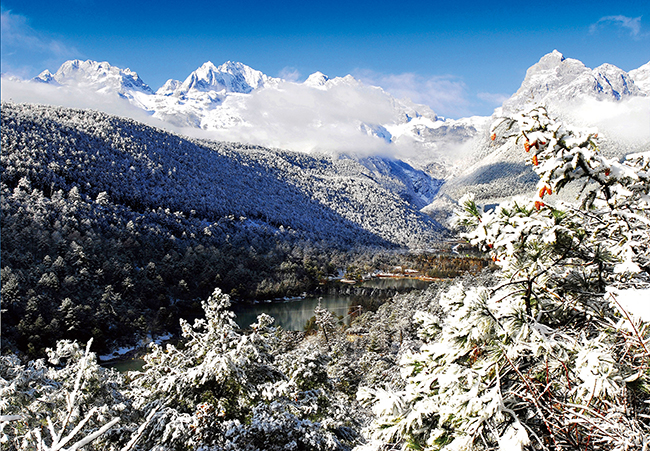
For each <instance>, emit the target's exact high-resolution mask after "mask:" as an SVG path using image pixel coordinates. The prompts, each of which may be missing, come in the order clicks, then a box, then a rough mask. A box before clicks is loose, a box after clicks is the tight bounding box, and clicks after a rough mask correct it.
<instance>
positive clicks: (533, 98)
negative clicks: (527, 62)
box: [503, 50, 646, 114]
mask: <svg viewBox="0 0 650 451" xmlns="http://www.w3.org/2000/svg"><path fill="white" fill-rule="evenodd" d="M639 95H646V94H645V92H644V91H643V90H642V89H640V88H639V86H637V85H636V84H635V82H634V76H632V75H630V74H628V73H626V72H625V71H623V70H622V69H619V68H618V67H616V66H613V65H611V64H603V65H601V66H598V67H597V68H595V69H590V68H588V67H586V66H585V65H584V64H583V63H582V62H580V61H578V60H576V59H572V58H566V57H564V55H562V54H561V53H560V52H558V51H557V50H554V51H553V52H551V53H549V54H547V55H545V56H543V57H542V58H541V59H540V60H539V62H538V63H537V64H534V65H533V66H531V67H530V68H529V69H528V71H527V72H526V78H525V79H524V81H523V83H522V84H521V87H520V88H519V90H517V92H516V93H515V94H514V95H513V96H512V97H510V98H509V99H508V100H506V101H505V102H504V104H503V112H504V113H506V114H508V113H512V112H515V111H519V110H521V109H522V108H524V107H525V106H526V105H533V104H540V103H541V104H547V105H548V104H554V105H557V104H565V103H575V102H576V101H581V100H584V99H586V98H592V99H595V100H622V99H624V98H629V97H633V96H639Z"/></svg>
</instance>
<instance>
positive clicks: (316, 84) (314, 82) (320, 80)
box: [304, 72, 330, 88]
mask: <svg viewBox="0 0 650 451" xmlns="http://www.w3.org/2000/svg"><path fill="white" fill-rule="evenodd" d="M329 79H330V78H329V77H328V76H327V75H325V74H324V73H322V72H314V73H313V74H311V75H310V76H309V77H307V80H305V83H304V84H305V85H307V86H311V87H313V88H320V87H323V86H325V84H326V83H327V82H328V81H329Z"/></svg>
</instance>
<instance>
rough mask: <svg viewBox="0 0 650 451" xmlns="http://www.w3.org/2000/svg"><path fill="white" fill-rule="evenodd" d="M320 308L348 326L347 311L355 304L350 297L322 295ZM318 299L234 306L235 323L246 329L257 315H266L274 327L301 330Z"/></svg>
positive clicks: (310, 315) (312, 313)
mask: <svg viewBox="0 0 650 451" xmlns="http://www.w3.org/2000/svg"><path fill="white" fill-rule="evenodd" d="M320 298H321V299H322V301H321V306H322V307H323V308H325V309H327V310H329V311H330V312H332V313H334V314H335V315H337V316H343V317H344V321H345V322H346V324H350V317H348V316H347V315H348V311H349V309H350V307H351V306H355V303H354V302H352V301H351V299H350V296H345V295H323V296H320ZM318 299H319V298H318V297H306V298H300V299H297V300H290V301H274V302H261V303H259V304H244V303H241V304H234V305H233V306H232V310H233V312H235V314H236V315H237V318H235V321H236V322H237V324H238V325H239V327H241V328H247V327H249V326H250V325H251V324H253V323H254V322H256V321H257V315H260V314H262V313H266V314H267V315H271V316H272V317H274V318H275V323H274V325H275V326H282V328H283V329H285V330H303V329H304V327H305V325H306V324H307V322H308V321H309V319H310V318H311V317H312V316H314V309H315V308H316V306H317V305H318Z"/></svg>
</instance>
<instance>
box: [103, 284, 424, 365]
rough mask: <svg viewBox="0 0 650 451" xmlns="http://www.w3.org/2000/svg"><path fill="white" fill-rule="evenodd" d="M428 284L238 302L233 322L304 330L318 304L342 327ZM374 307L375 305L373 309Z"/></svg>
mask: <svg viewBox="0 0 650 451" xmlns="http://www.w3.org/2000/svg"><path fill="white" fill-rule="evenodd" d="M430 284H431V282H429V281H424V280H419V279H415V278H401V279H400V278H378V279H370V280H366V281H363V282H360V283H357V284H354V285H347V284H341V283H338V282H337V283H333V284H328V286H327V288H326V289H324V290H323V291H324V292H323V293H322V294H318V295H310V296H306V297H300V298H295V299H288V300H273V301H266V302H257V303H246V302H239V303H234V304H232V307H231V309H232V311H233V312H234V313H235V315H236V318H235V321H236V323H237V325H239V327H241V328H242V329H245V328H248V327H249V326H250V325H251V324H253V323H254V322H256V321H257V316H258V315H260V314H262V313H266V314H268V315H270V316H272V317H273V318H275V323H274V324H273V325H275V326H281V327H282V328H283V329H285V330H303V329H304V328H305V326H306V325H307V322H308V321H309V320H310V319H311V317H312V316H314V309H315V308H316V306H317V305H318V302H319V300H320V302H321V307H323V308H325V309H327V310H329V311H331V312H332V313H334V314H335V315H337V316H341V317H343V318H342V321H343V322H344V323H345V324H350V320H351V316H350V315H349V312H350V311H351V309H352V310H354V309H357V308H358V305H359V304H365V305H367V304H368V301H372V300H373V299H374V298H375V297H380V298H384V299H386V298H388V297H390V296H392V295H393V294H395V293H396V292H405V291H411V290H425V289H426V288H427V287H428V286H429V285H430ZM376 305H377V304H375V306H376ZM143 364H144V361H143V360H142V359H139V358H135V359H128V360H113V361H109V362H106V363H104V365H105V366H107V367H111V368H115V369H116V370H118V371H120V372H125V371H140V370H141V369H142V365H143Z"/></svg>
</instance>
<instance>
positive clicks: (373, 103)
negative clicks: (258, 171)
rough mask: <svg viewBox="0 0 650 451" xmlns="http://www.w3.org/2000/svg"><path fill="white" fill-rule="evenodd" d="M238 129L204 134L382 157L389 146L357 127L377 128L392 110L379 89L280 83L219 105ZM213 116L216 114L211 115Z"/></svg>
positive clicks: (268, 144) (235, 97)
mask: <svg viewBox="0 0 650 451" xmlns="http://www.w3.org/2000/svg"><path fill="white" fill-rule="evenodd" d="M231 102H232V103H235V102H238V103H240V104H238V105H237V106H236V107H234V108H232V110H230V111H236V113H237V114H238V115H239V116H240V117H241V119H243V121H244V124H245V125H242V124H241V123H237V125H234V126H232V127H228V128H223V129H219V130H212V131H210V132H208V133H209V134H210V136H211V137H212V138H213V139H219V140H226V141H239V142H248V143H254V144H260V145H264V146H269V147H278V148H283V149H292V150H297V151H303V152H313V151H317V152H318V151H321V152H346V153H361V154H365V153H373V154H374V153H382V152H388V150H389V147H388V146H389V145H388V144H387V143H386V142H385V141H383V140H382V139H379V138H377V137H374V136H369V135H367V134H365V133H363V132H362V131H361V130H360V126H361V123H365V124H371V125H374V124H382V123H386V122H390V121H391V120H393V119H394V114H395V110H394V109H393V105H392V103H391V101H390V97H388V96H386V94H385V93H383V92H382V91H381V90H379V89H375V88H372V87H368V86H360V85H357V86H355V85H349V84H346V83H341V84H338V85H335V86H332V87H330V88H329V89H327V90H320V89H314V88H311V87H309V86H305V85H303V84H297V83H291V82H285V83H281V84H280V86H278V89H263V90H259V91H254V92H253V93H252V94H251V95H250V96H246V97H239V96H233V97H230V98H228V99H226V101H225V102H224V104H223V108H224V110H225V111H228V110H229V109H230V108H231V106H234V105H231ZM216 113H217V114H219V112H216Z"/></svg>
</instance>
